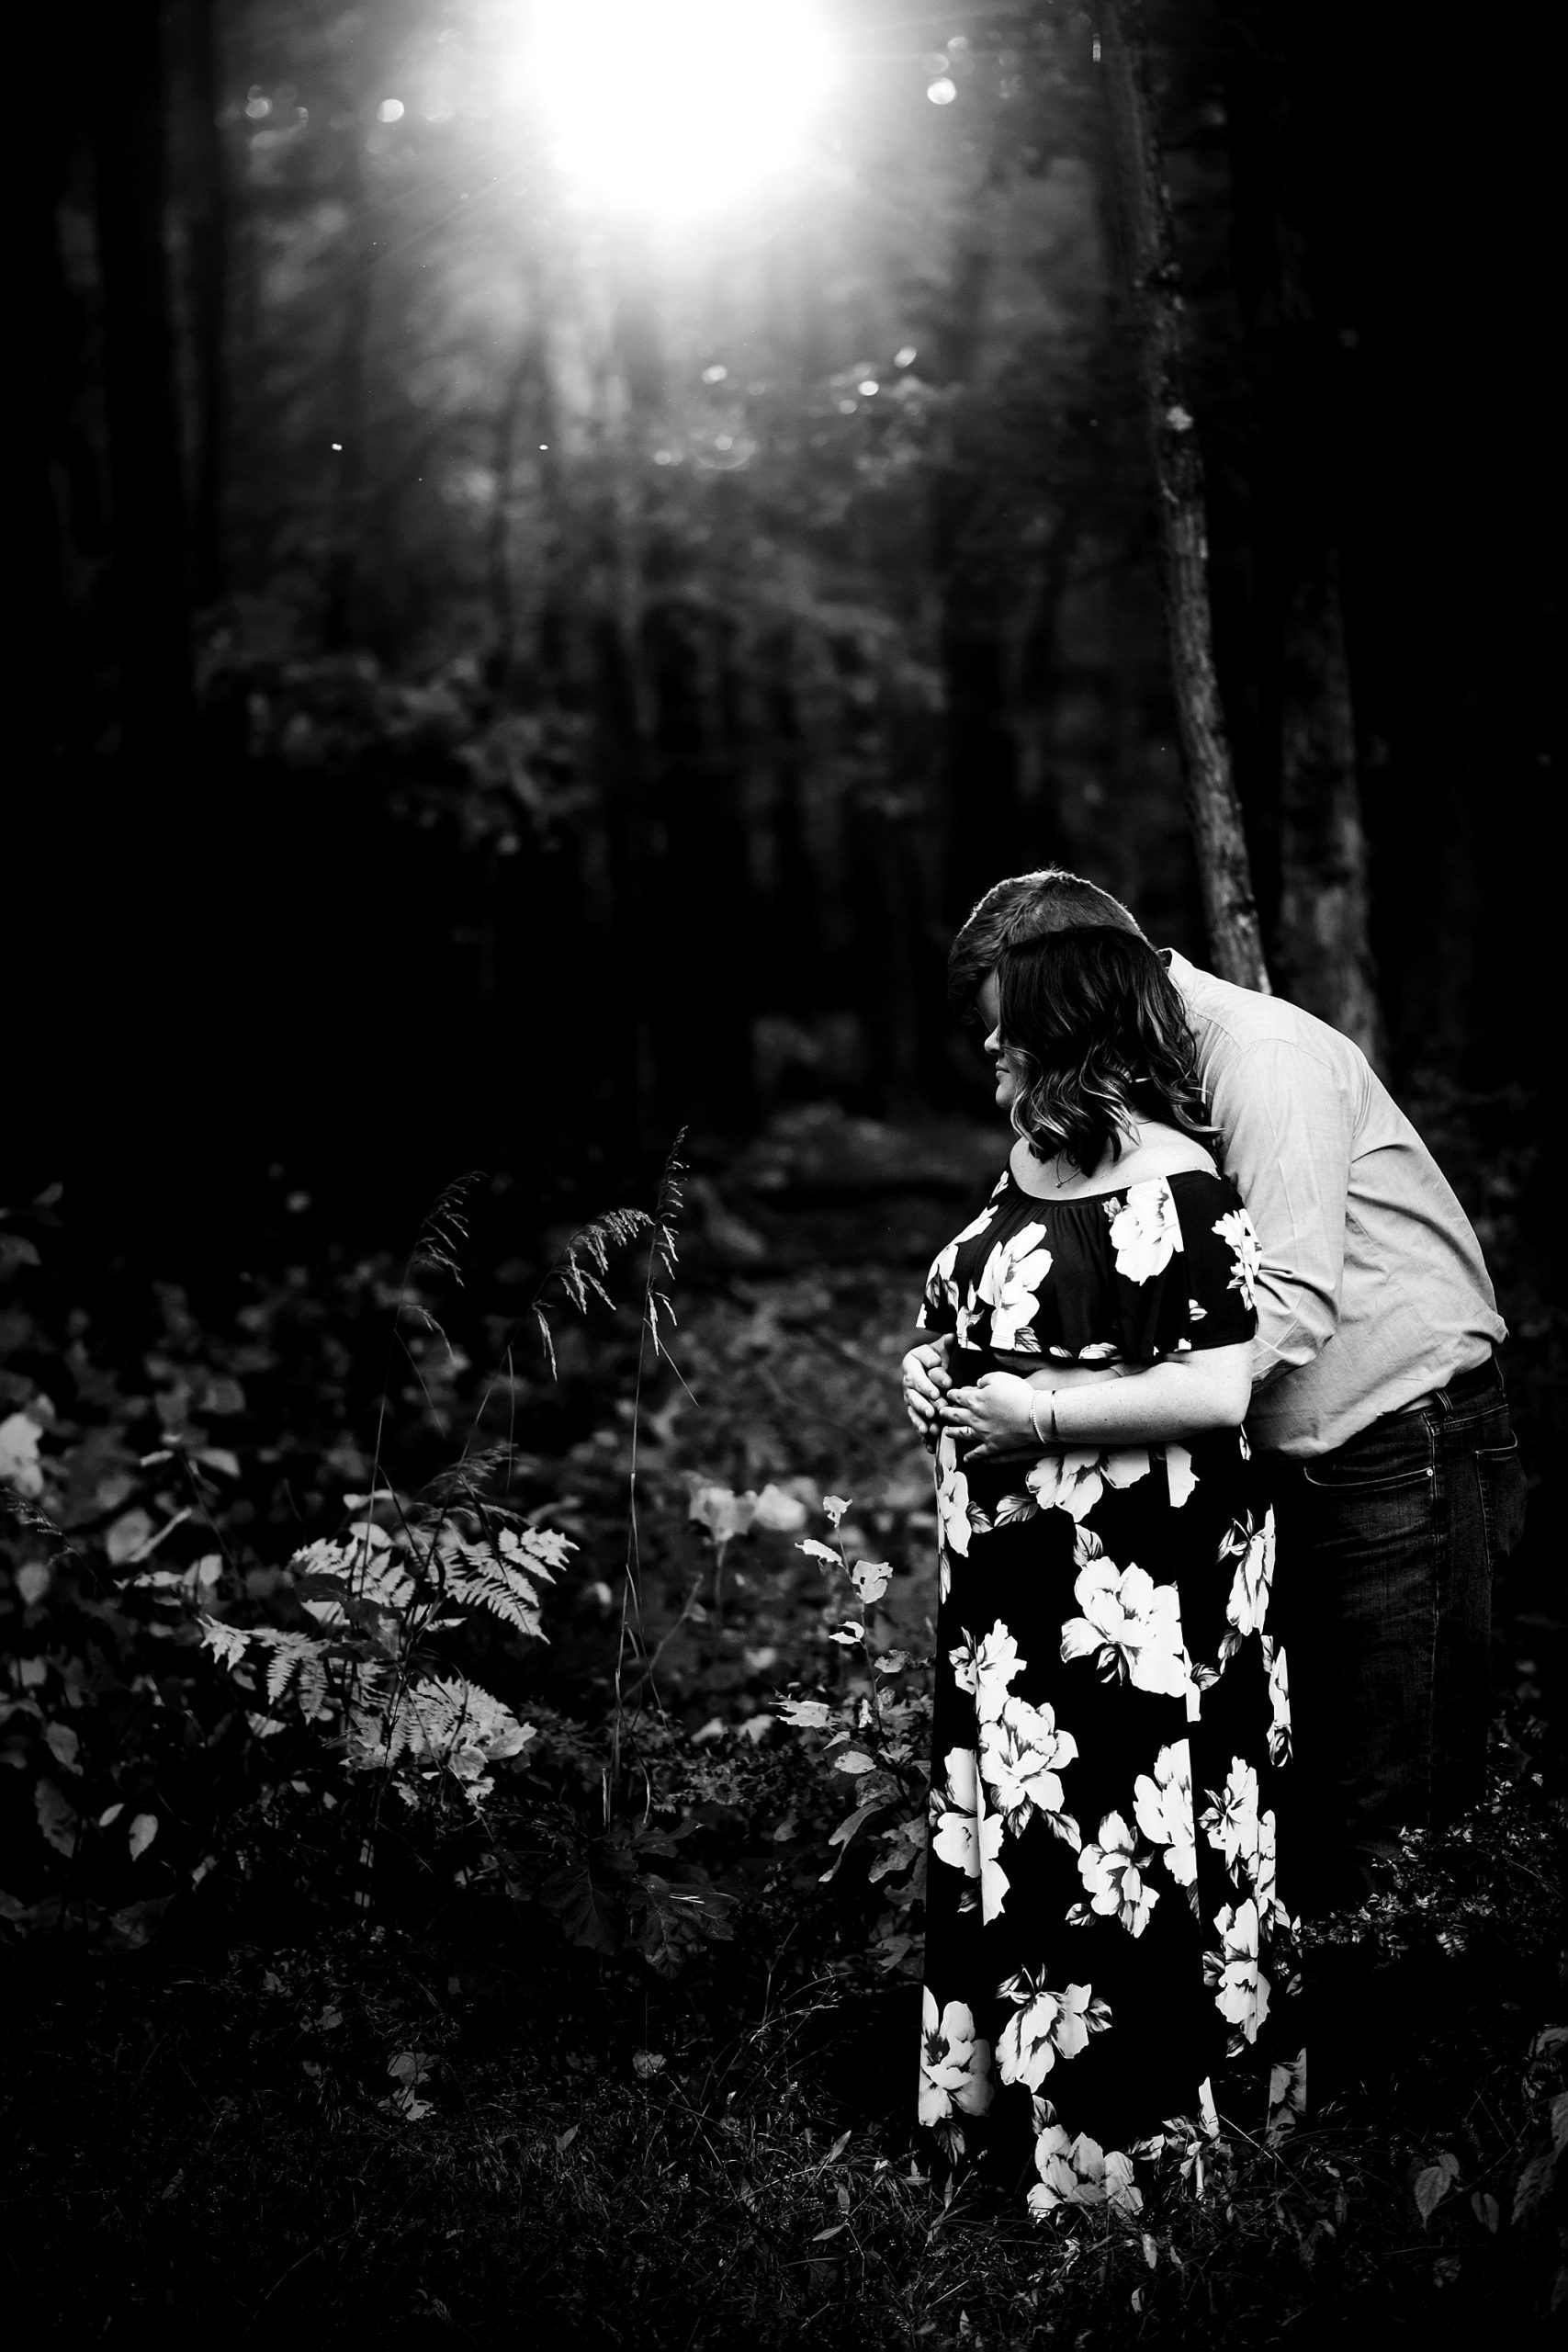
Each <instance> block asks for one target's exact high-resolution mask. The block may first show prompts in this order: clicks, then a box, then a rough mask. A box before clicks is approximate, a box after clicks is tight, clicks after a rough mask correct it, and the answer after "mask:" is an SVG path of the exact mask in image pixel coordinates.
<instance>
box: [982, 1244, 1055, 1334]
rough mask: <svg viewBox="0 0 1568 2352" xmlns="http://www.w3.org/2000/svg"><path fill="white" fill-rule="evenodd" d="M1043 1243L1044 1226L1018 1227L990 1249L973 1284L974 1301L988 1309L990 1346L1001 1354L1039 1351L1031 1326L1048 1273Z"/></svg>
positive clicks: (1049, 1260)
mask: <svg viewBox="0 0 1568 2352" xmlns="http://www.w3.org/2000/svg"><path fill="white" fill-rule="evenodd" d="M1044 1241H1045V1227H1043V1225H1037V1224H1031V1225H1021V1226H1020V1227H1019V1228H1018V1231H1017V1232H1016V1233H1014V1234H1010V1236H1009V1237H1008V1238H1007V1240H1005V1241H1003V1242H1000V1243H998V1246H997V1248H996V1249H995V1250H992V1252H991V1254H990V1256H989V1257H988V1258H987V1261H986V1265H985V1271H984V1272H983V1273H982V1274H981V1276H980V1279H979V1282H978V1283H976V1290H975V1295H976V1299H977V1300H978V1301H979V1302H980V1304H981V1305H982V1306H988V1307H989V1308H990V1310H991V1345H992V1347H993V1348H995V1349H997V1350H998V1351H1000V1352H1001V1353H1003V1354H1014V1355H1038V1354H1039V1352H1040V1342H1039V1340H1037V1339H1036V1338H1035V1336H1034V1333H1033V1331H1032V1329H1031V1328H1030V1327H1031V1326H1032V1323H1033V1321H1034V1313H1035V1309H1036V1307H1037V1306H1039V1304H1040V1302H1039V1300H1038V1298H1037V1297H1036V1296H1035V1293H1036V1291H1037V1290H1038V1288H1039V1286H1040V1284H1041V1283H1043V1281H1044V1279H1045V1277H1046V1275H1047V1274H1048V1273H1049V1272H1050V1271H1051V1265H1052V1257H1051V1252H1050V1250H1047V1249H1046V1248H1045V1247H1044Z"/></svg>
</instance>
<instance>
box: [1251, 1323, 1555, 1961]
mask: <svg viewBox="0 0 1568 2352" xmlns="http://www.w3.org/2000/svg"><path fill="white" fill-rule="evenodd" d="M1271 1462H1272V1466H1273V1470H1274V1477H1273V1481H1272V1484H1273V1489H1274V1502H1275V1525H1276V1531H1277V1535H1278V1546H1279V1549H1278V1559H1277V1566H1276V1570H1275V1622H1276V1623H1277V1625H1278V1627H1279V1630H1280V1634H1281V1636H1282V1638H1283V1640H1284V1643H1285V1647H1286V1654H1287V1657H1288V1659H1289V1671H1290V1685H1291V1713H1292V1773H1291V1776H1290V1777H1291V1779H1292V1781H1293V1782H1294V1796H1293V1800H1292V1808H1291V1809H1292V1815H1293V1816H1294V1818H1293V1820H1292V1822H1290V1823H1289V1824H1287V1823H1285V1822H1281V1824H1280V1880H1281V1892H1282V1893H1283V1892H1285V1887H1284V1880H1285V1877H1286V1856H1287V1851H1288V1849H1293V1852H1294V1857H1295V1867H1294V1869H1292V1871H1291V1873H1290V1875H1291V1892H1290V1894H1289V1896H1288V1899H1289V1900H1290V1901H1291V1902H1292V1906H1293V1907H1296V1908H1299V1909H1301V1910H1303V1911H1304V1912H1306V1913H1308V1914H1309V1915H1310V1914H1312V1913H1315V1912H1320V1911H1323V1910H1326V1909H1330V1908H1333V1907H1335V1906H1337V1905H1340V1904H1346V1903H1348V1904H1356V1903H1359V1902H1361V1901H1362V1900H1363V1899H1364V1898H1365V1896H1366V1895H1367V1894H1369V1893H1370V1892H1371V1885H1372V1879H1371V1871H1372V1868H1373V1865H1374V1864H1375V1863H1376V1862H1378V1861H1379V1860H1382V1858H1384V1857H1386V1856H1387V1855H1390V1854H1392V1853H1393V1851H1394V1850H1395V1849H1396V1846H1397V1841H1398V1834H1399V1832H1400V1830H1401V1829H1403V1828H1426V1827H1436V1826H1439V1825H1440V1824H1441V1823H1443V1822H1444V1821H1447V1820H1450V1819H1451V1818H1452V1817H1453V1815H1455V1814H1456V1813H1459V1812H1461V1811H1462V1810H1463V1809H1464V1807H1465V1806H1467V1805H1469V1804H1473V1803H1474V1802H1475V1800H1476V1799H1477V1798H1478V1797H1479V1796H1480V1795H1481V1793H1482V1792H1483V1786H1484V1781H1485V1763H1486V1731H1487V1724H1488V1721H1489V1717H1490V1713H1491V1709H1490V1704H1489V1700H1490V1671H1489V1669H1490V1663H1491V1659H1490V1643H1491V1622H1492V1574H1493V1569H1494V1567H1495V1564H1496V1562H1497V1561H1498V1560H1500V1559H1503V1558H1505V1557H1506V1555H1507V1554H1508V1553H1509V1552H1510V1551H1511V1550H1512V1549H1513V1547H1514V1545H1515V1544H1516V1543H1517V1540H1518V1536H1519V1532H1520V1530H1521V1528H1522V1525H1523V1521H1524V1475H1523V1472H1522V1471H1521V1469H1520V1466H1519V1453H1518V1442H1517V1439H1516V1438H1515V1436H1514V1433H1513V1430H1512V1429H1511V1428H1510V1426H1509V1421H1508V1401H1507V1397H1506V1395H1505V1393H1504V1388H1503V1383H1502V1380H1501V1378H1500V1376H1499V1374H1498V1373H1497V1370H1496V1366H1495V1364H1492V1363H1488V1364H1486V1365H1485V1366H1483V1368H1482V1369H1481V1370H1480V1371H1477V1372H1471V1373H1466V1374H1462V1375H1461V1377H1460V1378H1458V1379H1457V1380H1455V1381H1454V1382H1453V1383H1452V1385H1450V1387H1449V1388H1447V1389H1445V1390H1443V1391H1442V1392H1440V1393H1439V1394H1438V1396H1437V1397H1436V1398H1435V1400H1434V1401H1433V1402H1432V1403H1430V1404H1429V1405H1427V1406H1423V1407H1420V1408H1417V1409H1416V1410H1415V1411H1412V1412H1404V1413H1391V1414H1389V1415H1387V1416H1386V1417H1385V1418H1384V1419H1382V1420H1378V1421H1374V1422H1373V1423H1372V1424H1371V1427H1370V1428H1369V1429H1365V1430H1360V1431H1359V1433H1358V1435H1356V1436H1355V1437H1353V1438H1352V1439H1350V1441H1349V1442H1348V1444H1345V1445H1342V1446H1339V1447H1337V1448H1336V1450H1335V1451H1334V1452H1333V1453H1325V1454H1319V1455H1318V1456H1316V1457H1315V1459H1314V1460H1312V1461H1308V1462H1295V1461H1290V1460H1287V1459H1286V1458H1285V1457H1283V1456H1281V1455H1274V1456H1272V1457H1271Z"/></svg>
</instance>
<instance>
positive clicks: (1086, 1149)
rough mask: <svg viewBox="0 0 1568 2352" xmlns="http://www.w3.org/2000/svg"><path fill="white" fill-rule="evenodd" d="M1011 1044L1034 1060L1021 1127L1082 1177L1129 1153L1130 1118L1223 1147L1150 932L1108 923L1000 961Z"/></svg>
mask: <svg viewBox="0 0 1568 2352" xmlns="http://www.w3.org/2000/svg"><path fill="white" fill-rule="evenodd" d="M996 972H997V988H998V997H999V1000H1000V1009H1001V1018H1000V1027H1001V1037H1002V1043H1003V1045H1004V1046H1009V1047H1010V1049H1011V1051H1012V1052H1013V1053H1014V1054H1015V1055H1016V1056H1017V1057H1019V1058H1020V1060H1021V1062H1022V1063H1023V1065H1024V1069H1025V1071H1026V1073H1027V1075H1026V1080H1025V1084H1024V1085H1023V1087H1022V1089H1021V1091H1020V1092H1019V1094H1018V1095H1017V1096H1016V1097H1015V1099H1014V1102H1013V1106H1012V1124H1013V1125H1014V1126H1015V1127H1016V1128H1017V1129H1018V1132H1019V1134H1020V1135H1021V1136H1023V1138H1024V1140H1025V1141H1026V1142H1027V1143H1028V1145H1029V1147H1030V1148H1031V1150H1032V1151H1033V1152H1034V1153H1035V1155H1036V1157H1037V1158H1039V1159H1055V1158H1056V1157H1058V1156H1060V1157H1061V1158H1062V1159H1066V1161H1067V1162H1068V1163H1069V1164H1070V1165H1071V1166H1072V1167H1074V1168H1076V1169H1077V1170H1079V1172H1080V1173H1081V1174H1082V1175H1085V1176H1088V1175H1090V1174H1091V1173H1092V1172H1093V1170H1095V1169H1096V1168H1098V1167H1099V1166H1100V1164H1101V1162H1102V1161H1103V1160H1105V1159H1111V1162H1112V1163H1114V1162H1115V1161H1116V1160H1118V1159H1120V1158H1121V1156H1122V1139H1123V1136H1124V1133H1125V1127H1126V1122H1127V1119H1128V1117H1129V1116H1134V1117H1135V1116H1138V1115H1140V1114H1141V1115H1142V1116H1143V1117H1145V1118H1149V1119H1163V1120H1167V1121H1168V1123H1169V1124H1170V1125H1172V1126H1174V1127H1180V1128H1181V1129H1183V1131H1184V1132H1185V1133H1186V1134H1188V1135H1190V1136H1196V1138H1197V1139H1198V1141H1199V1142H1201V1143H1202V1144H1205V1145H1212V1144H1213V1143H1214V1142H1215V1141H1216V1140H1217V1138H1218V1134H1219V1130H1218V1129H1217V1128H1216V1127H1214V1126H1213V1125H1211V1123H1210V1120H1209V1115H1208V1104H1207V1103H1206V1102H1205V1101H1204V1099H1203V1094H1202V1090H1201V1087H1200V1086H1199V1083H1198V1047H1197V1044H1196V1042H1195V1040H1194V1038H1193V1035H1192V1032H1191V1030H1190V1028H1189V1027H1188V1025H1187V1012H1186V1007H1185V1006H1184V1005H1183V1003H1182V1001H1181V998H1180V996H1179V993H1178V991H1177V989H1176V986H1175V984H1174V982H1173V981H1172V979H1171V978H1170V975H1169V973H1168V971H1167V970H1166V968H1165V966H1164V964H1163V963H1162V962H1161V960H1160V958H1159V956H1158V955H1157V954H1156V951H1155V950H1154V948H1152V947H1151V946H1150V945H1149V943H1148V941H1147V940H1146V939H1145V938H1144V937H1143V935H1142V934H1141V933H1137V932H1131V931H1123V930H1122V929H1121V928H1120V927H1116V928H1112V927H1111V925H1109V924H1105V923H1085V924H1080V925H1077V926H1076V927H1074V928H1072V929H1070V930H1066V931H1052V932H1045V933H1041V934H1039V935H1037V936H1036V937H1035V938H1033V939H1021V940H1019V941H1018V942H1016V943H1015V944H1013V945H1011V946H1008V947H1003V948H1002V949H1001V950H1000V952H999V953H998V957H997V965H996Z"/></svg>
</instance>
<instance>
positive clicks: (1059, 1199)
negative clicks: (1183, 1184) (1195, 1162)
mask: <svg viewBox="0 0 1568 2352" xmlns="http://www.w3.org/2000/svg"><path fill="white" fill-rule="evenodd" d="M1005 1172H1006V1175H1007V1181H1008V1182H1009V1183H1010V1185H1011V1187H1012V1189H1013V1191H1014V1192H1015V1193H1017V1194H1018V1195H1019V1197H1020V1199H1021V1200H1025V1201H1032V1202H1034V1204H1036V1206H1037V1207H1039V1208H1043V1209H1076V1208H1090V1207H1093V1206H1094V1205H1095V1204H1097V1203H1099V1202H1100V1201H1113V1200H1116V1199H1117V1198H1118V1197H1119V1196H1120V1195H1121V1194H1122V1193H1137V1192H1141V1191H1142V1190H1143V1189H1144V1188H1145V1186H1146V1185H1149V1184H1176V1183H1179V1182H1180V1181H1181V1179H1182V1178H1183V1177H1185V1176H1201V1177H1202V1178H1203V1180H1204V1182H1206V1183H1209V1184H1223V1183H1224V1182H1225V1181H1226V1180H1225V1178H1224V1176H1223V1175H1222V1174H1221V1173H1220V1171H1219V1170H1218V1169H1217V1168H1173V1169H1171V1170H1169V1172H1168V1174H1166V1175H1164V1176H1134V1179H1133V1181H1132V1182H1131V1183H1130V1184H1111V1185H1108V1186H1107V1188H1106V1190H1105V1191H1104V1192H1103V1193H1032V1192H1031V1191H1030V1189H1029V1187H1028V1185H1027V1184H1021V1183H1020V1182H1019V1181H1018V1178H1017V1177H1016V1176H1015V1175H1014V1174H1013V1171H1012V1165H1011V1162H1009V1164H1008V1167H1007V1170H1006V1171H1005Z"/></svg>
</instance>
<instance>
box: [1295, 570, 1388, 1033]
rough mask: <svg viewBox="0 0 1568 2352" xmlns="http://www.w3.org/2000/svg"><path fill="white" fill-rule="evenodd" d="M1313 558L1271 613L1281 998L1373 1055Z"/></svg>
mask: <svg viewBox="0 0 1568 2352" xmlns="http://www.w3.org/2000/svg"><path fill="white" fill-rule="evenodd" d="M1320 555H1321V558H1322V560H1321V562H1320V564H1318V565H1315V566H1313V567H1312V568H1310V569H1302V570H1300V571H1298V572H1297V575H1296V578H1295V581H1294V582H1293V583H1292V594H1291V598H1290V603H1289V605H1288V606H1287V609H1286V611H1285V614H1284V616H1283V638H1284V643H1283V656H1284V659H1283V675H1282V678H1281V682H1280V683H1281V693H1280V933H1279V951H1278V952H1279V963H1280V980H1281V984H1282V986H1283V988H1284V989H1285V992H1286V993H1287V994H1288V995H1289V996H1290V998H1291V1000H1292V1002H1293V1003H1295V1004H1299V1005H1303V1006H1304V1008H1305V1009H1306V1011H1307V1012H1315V1013H1316V1014H1317V1016H1318V1018H1319V1020H1320V1021H1326V1022H1328V1023H1331V1024H1332V1026H1333V1027H1334V1028H1336V1029H1338V1030H1341V1031H1343V1033H1344V1035H1346V1036H1347V1037H1351V1038H1354V1040H1355V1042H1356V1044H1357V1045H1358V1046H1360V1048H1361V1050H1362V1052H1363V1053H1364V1054H1365V1055H1366V1056H1367V1057H1368V1059H1369V1060H1370V1061H1371V1062H1374V1063H1381V1062H1382V1058H1383V1032H1382V1012H1381V1010H1380V1008H1379V1004H1378V996H1377V986H1376V981H1375V978H1374V974H1373V966H1372V956H1371V947H1370V945H1369V944H1368V939H1367V841H1366V834H1365V831H1363V828H1362V824H1361V795H1360V786H1359V779H1358V776H1357V771H1356V730H1355V725H1354V719H1353V716H1352V711H1351V702H1350V664H1349V660H1348V655H1347V653H1346V649H1345V622H1344V616H1343V615H1342V613H1341V611H1340V605H1339V583H1338V577H1337V568H1336V566H1335V564H1334V561H1333V556H1332V551H1331V550H1329V549H1326V548H1325V549H1322V550H1320Z"/></svg>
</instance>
